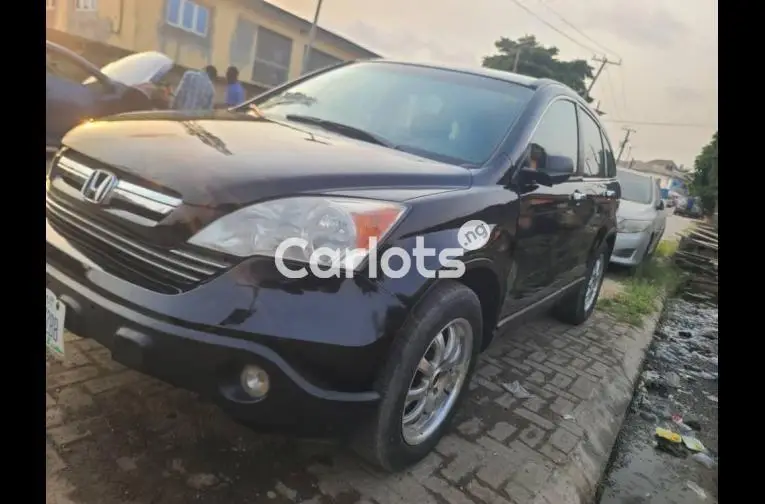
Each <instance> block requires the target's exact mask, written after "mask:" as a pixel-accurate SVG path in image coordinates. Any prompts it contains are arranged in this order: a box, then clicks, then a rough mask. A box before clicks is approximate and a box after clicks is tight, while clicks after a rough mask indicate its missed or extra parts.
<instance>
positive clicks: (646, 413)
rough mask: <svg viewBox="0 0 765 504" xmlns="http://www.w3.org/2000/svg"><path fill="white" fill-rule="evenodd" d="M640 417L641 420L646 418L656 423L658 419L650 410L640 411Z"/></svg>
mask: <svg viewBox="0 0 765 504" xmlns="http://www.w3.org/2000/svg"><path fill="white" fill-rule="evenodd" d="M640 417H641V418H643V420H648V421H649V422H652V423H656V422H658V421H659V418H658V417H657V416H656V415H654V414H653V413H651V412H650V411H641V412H640Z"/></svg>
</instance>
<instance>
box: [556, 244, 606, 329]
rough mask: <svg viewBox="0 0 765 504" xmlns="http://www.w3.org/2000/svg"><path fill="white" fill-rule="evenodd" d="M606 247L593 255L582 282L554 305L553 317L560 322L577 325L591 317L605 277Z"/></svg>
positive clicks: (602, 247) (602, 246)
mask: <svg viewBox="0 0 765 504" xmlns="http://www.w3.org/2000/svg"><path fill="white" fill-rule="evenodd" d="M607 246H608V245H607V244H606V243H605V242H604V243H603V244H602V245H601V246H600V247H599V248H598V250H597V251H596V252H595V253H594V254H593V257H592V259H591V260H590V264H589V266H588V268H587V275H586V276H585V279H584V281H583V282H580V283H579V285H578V286H577V287H576V289H574V290H573V291H571V292H570V293H568V294H566V295H565V296H564V297H563V298H562V299H561V300H560V301H558V303H557V304H556V305H555V308H554V309H553V315H554V316H555V318H557V319H558V320H560V321H561V322H565V323H567V324H574V325H579V324H581V323H583V322H584V321H585V320H587V319H588V318H590V315H592V312H593V311H594V310H595V304H596V303H597V301H598V296H599V295H600V287H601V286H602V285H603V278H604V277H605V272H606V264H607V262H608V249H607Z"/></svg>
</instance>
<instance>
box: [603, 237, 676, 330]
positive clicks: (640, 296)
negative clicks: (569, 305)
mask: <svg viewBox="0 0 765 504" xmlns="http://www.w3.org/2000/svg"><path fill="white" fill-rule="evenodd" d="M676 250H677V242H674V241H671V240H662V241H661V242H659V246H658V247H657V249H656V253H655V254H654V256H653V257H651V258H650V259H649V260H648V261H646V262H645V263H643V264H641V265H640V266H639V267H638V268H637V269H636V270H635V271H634V272H633V273H632V275H631V276H630V277H629V278H627V279H625V280H623V281H622V282H621V284H622V290H621V292H619V293H618V294H617V295H616V296H614V297H612V298H609V299H601V300H600V301H599V302H598V307H599V308H600V309H601V310H604V311H606V312H608V313H610V314H612V315H613V316H615V317H616V318H617V320H619V321H620V322H625V323H627V324H630V325H633V326H635V327H642V325H643V321H644V320H645V317H646V316H648V315H650V314H652V313H653V312H654V311H656V309H657V301H659V300H660V299H661V297H662V296H671V295H672V294H673V293H674V292H675V291H676V290H677V288H678V287H679V285H680V284H681V282H682V273H681V271H680V270H679V269H678V268H677V267H676V266H675V265H674V263H673V262H672V260H671V258H672V255H673V254H674V253H675V251H676Z"/></svg>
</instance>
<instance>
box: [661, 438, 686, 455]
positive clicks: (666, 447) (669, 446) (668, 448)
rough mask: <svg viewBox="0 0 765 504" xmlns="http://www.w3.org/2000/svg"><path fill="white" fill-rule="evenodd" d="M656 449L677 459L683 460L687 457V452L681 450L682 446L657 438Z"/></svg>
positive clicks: (683, 449)
mask: <svg viewBox="0 0 765 504" xmlns="http://www.w3.org/2000/svg"><path fill="white" fill-rule="evenodd" d="M656 449H657V450H659V451H663V452H664V453H669V454H670V455H672V456H674V457H678V458H685V457H687V456H688V452H687V451H686V450H685V448H683V445H682V444H679V443H673V442H671V441H667V440H666V439H664V438H658V440H657V441H656Z"/></svg>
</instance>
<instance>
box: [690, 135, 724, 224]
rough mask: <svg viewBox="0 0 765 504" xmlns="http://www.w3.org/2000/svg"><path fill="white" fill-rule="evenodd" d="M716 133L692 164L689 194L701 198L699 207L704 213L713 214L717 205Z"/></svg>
mask: <svg viewBox="0 0 765 504" xmlns="http://www.w3.org/2000/svg"><path fill="white" fill-rule="evenodd" d="M717 133H718V132H717V131H715V134H714V135H713V136H712V140H711V141H710V142H709V143H708V144H706V145H705V146H704V148H703V149H701V153H700V154H699V155H698V156H696V160H695V161H694V163H693V167H694V172H693V178H692V179H691V187H690V190H691V194H693V195H694V196H698V197H699V198H701V206H702V208H703V209H704V211H705V212H706V213H712V212H714V209H715V205H716V204H717Z"/></svg>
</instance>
